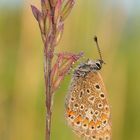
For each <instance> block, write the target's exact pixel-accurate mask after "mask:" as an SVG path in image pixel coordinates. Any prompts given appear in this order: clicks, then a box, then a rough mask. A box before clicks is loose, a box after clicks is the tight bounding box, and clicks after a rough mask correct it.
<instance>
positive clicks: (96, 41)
mask: <svg viewBox="0 0 140 140" xmlns="http://www.w3.org/2000/svg"><path fill="white" fill-rule="evenodd" d="M94 41H95V43H96V46H97V50H98V53H99V56H100V59H101V61H102V62H103V63H104V64H105V62H104V61H103V58H102V54H101V50H100V47H99V44H98V38H97V36H96V35H95V36H94Z"/></svg>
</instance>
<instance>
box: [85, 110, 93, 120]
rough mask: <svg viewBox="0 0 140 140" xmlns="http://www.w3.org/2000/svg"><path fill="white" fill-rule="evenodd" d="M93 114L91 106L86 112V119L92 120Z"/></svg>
mask: <svg viewBox="0 0 140 140" xmlns="http://www.w3.org/2000/svg"><path fill="white" fill-rule="evenodd" d="M93 115H94V110H93V109H92V108H89V109H88V110H87V112H86V115H85V116H86V117H87V118H88V120H92V119H93Z"/></svg>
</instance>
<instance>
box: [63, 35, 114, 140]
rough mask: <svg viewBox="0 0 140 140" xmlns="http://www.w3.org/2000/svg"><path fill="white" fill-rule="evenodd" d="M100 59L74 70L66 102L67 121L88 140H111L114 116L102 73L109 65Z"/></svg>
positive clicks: (87, 62) (82, 64) (80, 65)
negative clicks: (112, 115)
mask: <svg viewBox="0 0 140 140" xmlns="http://www.w3.org/2000/svg"><path fill="white" fill-rule="evenodd" d="M94 41H95V42H96V46H97V49H98V52H99V55H100V59H98V60H89V59H88V60H87V61H85V62H83V63H81V64H79V65H78V67H77V68H76V69H75V70H74V73H73V77H72V80H71V83H70V86H69V90H68V94H67V95H66V101H65V118H66V120H67V123H68V125H69V126H70V127H71V128H72V130H73V131H74V132H75V133H76V134H77V135H79V136H80V137H82V138H83V139H85V140H111V135H112V133H111V130H112V129H111V113H110V106H109V102H108V98H107V91H106V88H105V85H104V82H103V79H102V77H101V75H100V73H99V71H100V70H101V68H102V65H103V64H104V63H105V62H104V61H103V59H102V55H101V51H100V48H99V45H98V39H97V37H96V36H95V38H94Z"/></svg>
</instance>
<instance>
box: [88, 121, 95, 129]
mask: <svg viewBox="0 0 140 140" xmlns="http://www.w3.org/2000/svg"><path fill="white" fill-rule="evenodd" d="M89 130H91V131H93V130H95V122H94V121H93V120H91V121H90V123H89Z"/></svg>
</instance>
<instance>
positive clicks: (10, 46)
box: [0, 0, 140, 140]
mask: <svg viewBox="0 0 140 140" xmlns="http://www.w3.org/2000/svg"><path fill="white" fill-rule="evenodd" d="M30 4H35V5H38V7H40V4H39V0H30V1H29V0H10V1H9V0H0V140H44V137H45V96H44V79H43V47H42V42H41V38H40V33H39V28H38V25H37V22H36V21H35V19H34V17H33V16H32V13H31V9H30ZM95 34H96V35H97V36H98V37H99V43H100V47H101V49H102V53H103V57H104V60H105V62H106V63H107V64H106V65H104V67H103V69H102V71H101V73H102V76H103V78H104V82H105V84H106V87H107V90H108V94H109V101H110V104H111V109H112V123H113V140H139V139H140V62H139V61H140V1H139V0H117V1H116V0H100V1H99V0H76V5H75V7H74V8H73V10H72V13H71V14H70V16H69V17H68V18H67V20H66V22H65V30H64V34H63V38H62V40H61V42H60V44H59V46H58V48H57V49H56V52H60V51H62V50H63V51H70V52H75V53H76V52H79V51H81V50H82V51H84V52H85V57H86V58H97V57H98V54H97V51H96V48H95V47H94V46H95V44H94V43H93V40H92V38H93V35H95ZM70 78H71V75H68V76H67V77H66V78H65V80H64V81H63V83H62V84H61V86H60V89H59V90H58V91H57V92H56V96H55V98H54V107H53V122H52V140H80V139H79V138H78V137H77V136H75V135H74V134H73V132H72V131H71V130H70V128H69V127H68V126H67V125H66V122H65V120H64V99H65V95H66V93H67V89H68V85H69V82H70Z"/></svg>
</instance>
